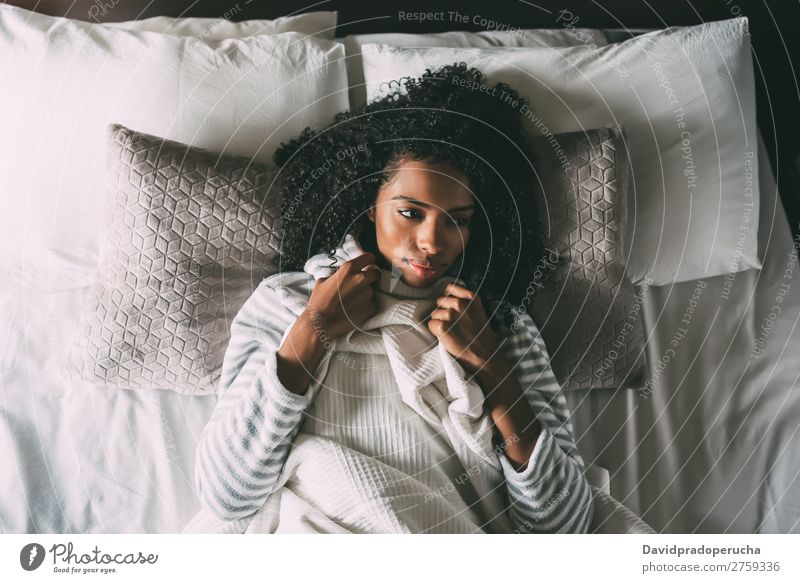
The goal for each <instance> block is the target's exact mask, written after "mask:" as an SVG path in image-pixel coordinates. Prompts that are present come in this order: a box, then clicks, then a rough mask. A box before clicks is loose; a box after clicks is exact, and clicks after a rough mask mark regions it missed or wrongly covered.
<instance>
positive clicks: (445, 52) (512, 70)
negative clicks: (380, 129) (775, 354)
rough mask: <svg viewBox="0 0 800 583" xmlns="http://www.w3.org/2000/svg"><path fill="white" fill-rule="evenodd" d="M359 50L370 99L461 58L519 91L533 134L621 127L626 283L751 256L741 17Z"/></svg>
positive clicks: (748, 100) (746, 65)
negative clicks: (515, 41)
mask: <svg viewBox="0 0 800 583" xmlns="http://www.w3.org/2000/svg"><path fill="white" fill-rule="evenodd" d="M363 51H364V54H363V61H364V77H365V79H366V83H367V96H368V99H369V100H372V99H375V98H376V97H379V96H381V95H383V94H385V93H386V92H388V91H391V90H392V89H393V87H390V86H389V85H388V83H387V82H388V81H391V80H396V79H399V78H401V77H403V76H408V75H410V76H419V75H420V74H421V73H423V72H424V70H425V69H426V68H436V67H439V66H442V65H445V64H449V63H453V62H455V61H466V62H467V63H468V64H469V65H471V66H475V67H477V68H479V69H481V70H482V71H484V72H485V73H486V74H487V76H488V78H489V79H490V80H491V82H492V83H495V82H498V81H503V82H506V83H508V84H509V85H511V86H512V87H514V88H517V89H518V90H519V91H520V92H521V93H522V94H523V95H525V96H526V97H527V98H528V99H529V100H530V110H529V111H528V112H526V113H525V115H526V119H527V120H528V121H529V123H530V129H531V131H532V132H533V133H534V135H549V134H550V133H552V134H558V133H561V132H568V131H576V130H580V129H588V128H595V127H602V126H605V125H607V124H615V125H621V126H624V127H625V129H626V132H627V135H628V139H629V147H630V159H631V165H632V176H631V185H630V188H631V189H633V193H634V196H632V197H630V201H631V208H630V209H629V213H628V217H629V218H628V229H627V232H628V233H629V235H628V241H626V245H625V247H626V252H627V255H628V268H627V269H628V272H627V275H628V277H630V279H631V280H632V281H633V282H634V283H640V284H641V283H649V284H652V285H664V284H668V283H671V282H673V281H685V280H692V279H698V278H702V277H711V276H715V275H720V274H723V273H730V272H737V271H743V270H746V269H750V268H759V267H760V266H761V264H760V262H759V260H758V257H757V228H756V226H757V224H758V200H759V198H758V160H757V156H756V155H755V152H756V149H757V138H756V109H755V86H754V77H753V66H752V58H751V54H750V35H749V33H748V29H747V20H746V19H745V18H737V19H730V20H724V21H718V22H709V23H705V24H701V25H699V26H692V27H674V28H668V29H665V30H661V31H655V32H652V33H647V34H644V35H641V36H637V37H635V38H632V39H630V40H626V41H624V42H620V43H615V44H610V45H606V46H601V47H599V48H597V49H594V48H591V47H587V46H576V47H570V48H563V47H547V48H526V49H520V48H502V49H447V48H398V47H392V46H385V45H365V46H364V47H363ZM476 90H479V88H476ZM672 96H674V97H672ZM499 98H500V97H498V99H499ZM681 107H682V111H681V110H679V109H678V108H681ZM676 112H677V113H676ZM684 132H689V133H688V134H687V133H684ZM686 138H688V141H686ZM553 146H554V148H557V147H558V144H557V143H554V144H553ZM682 148H683V150H682ZM684 156H685V157H684Z"/></svg>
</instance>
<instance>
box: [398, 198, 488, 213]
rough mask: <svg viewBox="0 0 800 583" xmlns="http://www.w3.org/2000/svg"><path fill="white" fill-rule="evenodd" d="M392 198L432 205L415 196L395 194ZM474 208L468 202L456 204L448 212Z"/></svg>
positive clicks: (425, 205)
mask: <svg viewBox="0 0 800 583" xmlns="http://www.w3.org/2000/svg"><path fill="white" fill-rule="evenodd" d="M392 200H407V201H408V202H413V203H414V204H418V205H419V206H424V207H430V206H433V205H431V204H428V203H427V202H422V201H421V200H417V199H416V198H411V197H410V196H406V195H404V194H398V195H397V196H394V197H392ZM474 209H475V205H474V204H468V205H466V206H457V207H455V208H451V209H450V210H448V211H447V212H448V213H454V212H456V211H471V210H474Z"/></svg>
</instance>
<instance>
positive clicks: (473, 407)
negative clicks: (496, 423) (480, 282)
mask: <svg viewBox="0 0 800 583" xmlns="http://www.w3.org/2000/svg"><path fill="white" fill-rule="evenodd" d="M359 253H360V250H359V249H358V247H357V246H356V243H355V241H354V240H353V239H352V237H351V236H348V238H347V239H346V241H345V243H344V245H343V246H342V247H341V248H340V249H339V252H338V254H337V259H338V260H339V261H338V262H337V265H338V264H339V263H340V262H342V261H346V260H348V259H351V258H353V257H355V256H356V255H358V254H359ZM328 263H330V261H329V259H328V257H327V255H324V254H323V255H319V256H316V257H314V258H312V259H310V260H309V261H308V262H307V263H306V271H307V272H308V273H311V274H312V275H314V277H315V278H317V279H318V278H319V277H323V276H327V275H330V274H331V273H332V271H331V268H330V267H329V266H328V265H326V264H328ZM391 277H392V274H391V273H390V272H389V271H385V270H383V271H382V279H381V282H380V283H379V284H378V285H377V290H378V291H377V293H376V298H377V299H378V301H379V309H378V311H377V313H376V314H375V315H374V316H373V317H371V318H369V319H368V320H366V321H365V322H364V323H363V324H361V325H360V326H359V327H358V328H357V329H356V330H353V331H352V332H350V333H348V334H345V335H343V336H340V337H339V338H336V339H334V340H333V342H332V343H331V345H330V346H329V349H328V350H327V351H326V353H325V355H324V356H323V359H322V361H321V362H320V364H319V367H318V368H317V370H316V371H315V374H314V379H315V380H314V381H313V382H312V387H313V389H312V390H313V392H314V395H315V398H316V397H317V395H318V392H319V389H320V385H321V384H323V383H324V379H325V377H326V373H327V370H328V367H329V365H330V361H331V356H332V355H333V354H334V353H336V352H337V351H345V352H350V353H364V354H385V355H386V356H387V357H388V360H389V362H390V364H391V369H392V372H393V374H394V378H395V380H396V383H397V387H398V389H399V391H400V394H401V396H402V400H403V402H404V403H405V404H406V405H408V406H409V407H411V408H412V409H413V410H414V411H416V412H417V413H418V414H419V415H420V416H421V417H422V418H423V419H424V420H425V421H426V422H427V423H429V424H430V425H431V426H433V427H434V428H436V429H437V430H440V431H442V432H443V433H444V434H445V435H446V437H447V439H448V441H449V442H450V444H451V446H452V448H453V451H454V453H455V455H456V456H457V457H458V460H459V461H460V463H461V465H462V466H463V467H464V468H469V469H470V471H469V472H468V473H467V477H468V480H469V483H470V485H471V487H472V491H474V493H475V499H476V500H478V501H479V502H478V504H477V506H479V507H478V508H472V509H471V512H469V513H466V512H463V511H458V510H456V509H455V508H454V507H453V506H452V505H451V504H449V503H448V502H447V500H446V499H443V498H442V497H441V496H437V495H436V493H435V492H434V491H433V490H432V489H431V488H430V487H429V486H428V485H427V484H425V483H423V482H421V481H419V480H417V479H415V478H414V477H412V476H409V475H407V474H405V473H404V472H401V471H399V470H398V469H396V468H393V467H390V466H388V465H386V464H385V463H382V462H381V461H379V460H377V459H375V458H372V457H369V456H366V455H364V454H362V453H360V452H357V451H354V450H353V449H351V448H348V447H344V446H342V445H340V444H338V443H335V442H333V441H332V440H330V439H328V438H326V437H320V436H316V435H308V434H305V433H303V432H302V429H301V433H299V434H298V436H297V438H296V439H295V442H294V444H293V446H292V448H291V450H290V452H289V455H288V457H287V460H286V463H285V465H284V468H283V471H282V474H281V477H280V479H279V481H278V484H277V485H276V488H277V489H276V490H275V492H274V493H273V494H272V495H271V496H270V498H269V499H268V500H267V503H266V504H265V506H264V507H263V508H262V509H261V510H260V511H259V512H257V513H255V514H254V515H252V516H250V517H247V518H245V519H242V520H240V521H236V523H235V524H234V523H228V524H217V525H216V526H215V525H214V524H215V519H213V518H211V517H210V516H207V515H206V516H205V517H204V516H201V515H203V514H204V513H203V512H201V515H198V517H196V519H195V520H194V521H193V522H192V523H191V524H190V525H189V526H188V527H187V531H197V530H202V531H204V532H208V531H209V529H210V530H212V531H213V532H254V533H256V532H257V533H273V532H365V533H367V532H373V533H375V532H389V533H405V532H441V533H461V532H465V533H466V532H484V528H486V530H488V531H490V532H510V531H511V530H512V526H511V524H510V522H509V520H508V518H507V516H506V512H505V505H504V499H505V496H504V494H505V490H504V488H505V486H504V476H503V472H502V466H501V465H500V462H499V460H498V457H497V453H496V451H495V446H494V444H493V443H492V431H493V429H492V423H491V419H490V418H489V416H488V415H486V414H484V411H483V402H484V397H483V391H482V390H481V388H480V386H479V385H478V384H477V383H476V382H475V381H473V380H468V379H467V374H466V372H465V371H464V369H463V368H462V367H461V365H460V364H459V363H458V362H457V361H456V360H455V359H454V358H453V357H452V356H451V355H450V354H449V353H448V352H447V351H446V350H445V348H444V347H443V346H442V345H441V344H440V343H439V342H438V340H437V339H436V337H435V336H434V335H433V334H432V333H431V332H430V331H429V330H428V328H427V325H426V324H425V323H424V319H425V317H426V316H427V315H428V314H430V312H431V311H432V310H433V309H434V307H435V296H436V295H439V294H440V293H441V291H442V290H443V289H444V286H446V285H447V284H448V283H450V282H451V281H460V280H457V279H456V278H454V277H450V276H444V277H441V278H440V279H439V280H438V281H437V282H436V283H435V284H434V287H433V288H432V293H431V297H430V298H422V299H416V298H414V299H402V298H397V297H394V296H393V295H390V294H389V293H387V292H389V291H390V290H391V289H392V285H393V283H392V281H391ZM298 287H300V286H298ZM286 289H287V295H285V296H284V299H285V300H286V301H285V305H287V306H290V308H291V309H292V310H293V311H299V310H302V309H303V308H304V307H305V306H306V304H307V301H308V295H307V293H308V290H307V289H305V290H304V289H293V287H291V286H290V287H287V288H286ZM288 333H289V331H288V330H287V331H286V333H285V334H284V338H285V337H286V335H288ZM323 421H324V420H323ZM453 478H455V476H453ZM340 493H349V494H350V495H340ZM217 522H221V521H217ZM484 523H485V527H484V528H482V527H481V526H479V524H484ZM341 525H348V527H347V528H344V527H342V526H341Z"/></svg>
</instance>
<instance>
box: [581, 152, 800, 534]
mask: <svg viewBox="0 0 800 583" xmlns="http://www.w3.org/2000/svg"><path fill="white" fill-rule="evenodd" d="M759 156H760V159H759V171H760V174H761V177H760V191H761V205H762V206H761V217H760V224H759V256H760V257H761V258H762V260H763V267H762V269H761V270H749V271H744V272H740V273H738V274H736V276H735V277H734V278H733V279H732V280H730V279H729V277H728V276H726V275H723V276H719V277H714V278H709V279H706V280H704V281H705V282H706V286H707V287H706V288H705V289H703V290H702V295H700V299H699V304H698V305H697V308H696V311H695V312H694V313H693V314H691V317H690V318H689V319H688V320H687V321H689V325H688V326H686V325H682V323H681V321H682V320H683V319H684V317H685V315H686V314H687V313H688V308H691V307H692V303H693V302H692V298H693V297H694V296H696V295H697V290H698V289H699V288H698V282H697V281H687V282H683V283H680V284H676V285H674V286H663V287H656V288H649V289H648V290H647V291H646V292H645V295H644V301H643V304H642V306H643V313H644V317H645V327H646V331H647V334H648V337H649V338H648V347H647V349H648V350H647V351H648V360H649V364H650V370H651V373H652V372H653V371H656V372H655V373H654V377H655V378H654V380H655V382H654V385H653V387H652V394H651V395H650V396H649V397H646V398H643V397H639V396H636V394H634V393H633V392H631V391H623V392H619V391H617V392H614V391H580V392H571V393H569V394H568V402H569V404H570V408H571V410H572V414H573V422H574V424H575V427H576V433H577V439H578V446H579V449H580V450H581V452H582V454H583V455H584V456H585V459H586V460H587V463H596V464H599V465H601V466H603V467H605V468H608V469H609V472H610V475H611V492H612V494H613V495H614V496H615V497H616V498H617V499H618V500H620V501H621V502H623V503H624V504H625V505H626V506H628V507H629V508H630V509H631V510H633V511H634V512H636V513H637V514H639V515H640V516H641V517H643V518H644V519H645V520H646V521H647V522H648V523H649V524H650V525H651V526H652V527H653V528H654V529H655V530H656V531H658V532H665V533H666V532H670V533H672V532H698V533H706V532H710V533H753V532H768V533H789V532H792V533H796V532H800V478H798V474H799V473H800V383H799V382H798V375H800V330H798V320H800V264H798V263H797V256H796V251H793V249H794V247H793V241H792V236H791V231H790V229H789V225H788V223H787V220H786V215H785V213H784V211H783V207H782V206H781V203H780V198H779V197H778V193H777V189H776V186H775V180H774V176H773V174H772V172H771V169H770V165H769V161H768V159H767V157H766V154H765V150H764V147H763V144H760V147H759ZM782 284H784V286H783V287H782ZM727 287H730V291H729V292H728V293H726V288H727ZM762 327H763V328H762ZM679 328H683V329H684V330H685V336H684V333H683V332H682V331H681V330H679ZM764 328H765V329H767V330H768V333H765V332H764ZM682 336H684V337H682ZM673 339H675V340H676V342H677V347H673V346H672V344H671V342H672V340H673ZM757 339H758V340H759V344H758V345H756V344H755V342H756V340H757ZM764 340H765V341H766V342H765V343H763V342H762V341H764ZM762 343H763V344H764V345H763V347H762V346H761V344H762ZM670 348H673V349H674V351H675V354H674V356H673V354H672V353H670V352H668V350H669V349H670ZM754 348H758V349H757V350H754ZM759 349H760V350H759ZM665 360H668V361H669V362H666V363H665V365H664V366H663V370H660V371H657V369H658V368H660V365H659V364H658V363H659V362H660V361H661V362H664V361H665ZM654 367H655V368H654Z"/></svg>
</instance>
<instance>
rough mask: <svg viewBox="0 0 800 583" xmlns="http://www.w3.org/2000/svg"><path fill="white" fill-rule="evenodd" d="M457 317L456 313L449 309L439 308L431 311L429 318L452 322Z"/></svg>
mask: <svg viewBox="0 0 800 583" xmlns="http://www.w3.org/2000/svg"><path fill="white" fill-rule="evenodd" d="M457 318H458V313H457V312H455V311H453V310H450V309H444V308H439V309H436V310H434V311H432V312H431V320H441V321H442V322H454V321H455V320H456V319H457Z"/></svg>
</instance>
